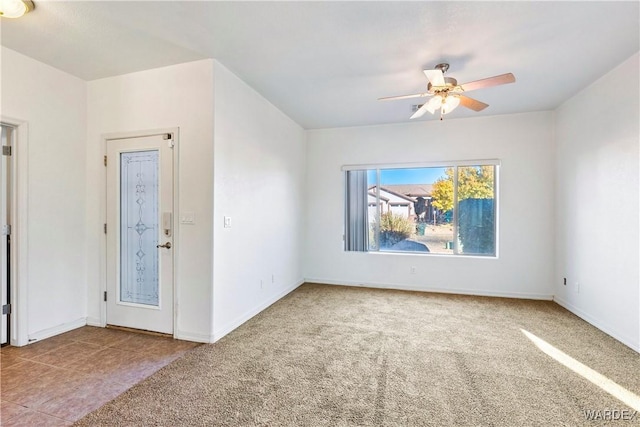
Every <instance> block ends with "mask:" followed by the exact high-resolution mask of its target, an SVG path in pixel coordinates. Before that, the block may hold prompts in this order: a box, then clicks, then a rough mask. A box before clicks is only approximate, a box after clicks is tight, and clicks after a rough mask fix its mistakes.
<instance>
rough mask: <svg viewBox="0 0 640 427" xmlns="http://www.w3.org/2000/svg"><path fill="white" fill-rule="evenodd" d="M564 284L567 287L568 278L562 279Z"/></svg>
mask: <svg viewBox="0 0 640 427" xmlns="http://www.w3.org/2000/svg"><path fill="white" fill-rule="evenodd" d="M562 284H563V285H565V286H567V278H566V277H564V278H563V279H562Z"/></svg>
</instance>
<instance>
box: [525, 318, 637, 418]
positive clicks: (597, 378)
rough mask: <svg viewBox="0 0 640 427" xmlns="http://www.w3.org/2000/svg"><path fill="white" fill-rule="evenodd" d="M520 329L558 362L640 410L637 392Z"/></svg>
mask: <svg viewBox="0 0 640 427" xmlns="http://www.w3.org/2000/svg"><path fill="white" fill-rule="evenodd" d="M520 331H521V332H522V333H523V334H524V335H525V336H526V337H527V338H529V339H530V340H531V342H533V343H534V344H535V345H536V347H538V348H539V349H540V350H542V351H543V352H544V353H545V354H547V355H548V356H549V357H551V358H553V359H554V360H556V361H557V362H559V363H561V364H562V365H564V366H566V367H567V368H569V369H571V370H572V371H573V372H575V373H576V374H578V375H580V376H581V377H583V378H585V379H587V380H589V381H590V382H591V383H593V384H595V385H597V386H598V387H600V388H601V389H602V390H604V391H606V392H607V393H609V394H610V395H611V396H613V397H615V398H616V399H618V400H620V401H621V402H623V403H624V404H626V405H629V406H630V407H631V408H633V409H635V410H636V411H640V396H638V395H637V394H635V393H633V392H631V391H629V390H627V389H626V388H624V387H622V386H621V385H620V384H617V383H615V382H613V381H611V380H610V379H609V378H607V377H605V376H604V375H602V374H601V373H599V372H597V371H594V370H593V369H591V368H590V367H588V366H586V365H584V364H583V363H580V362H578V361H577V360H576V359H574V358H573V357H571V356H569V355H568V354H566V353H565V352H563V351H562V350H559V349H557V348H556V347H554V346H553V345H551V344H549V343H548V342H546V341H545V340H543V339H542V338H539V337H537V336H535V335H534V334H532V333H531V332H529V331H526V330H524V329H520Z"/></svg>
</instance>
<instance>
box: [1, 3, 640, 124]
mask: <svg viewBox="0 0 640 427" xmlns="http://www.w3.org/2000/svg"><path fill="white" fill-rule="evenodd" d="M35 2H36V9H35V10H34V11H33V12H31V13H29V14H28V15H26V16H25V17H23V18H21V19H18V20H2V21H1V23H0V25H1V36H2V39H1V42H2V45H4V46H6V47H8V48H10V49H13V50H16V51H18V52H21V53H23V54H25V55H27V56H30V57H32V58H35V59H37V60H39V61H42V62H45V63H47V64H50V65H52V66H54V67H57V68H59V69H61V70H64V71H67V72H69V73H71V74H73V75H76V76H78V77H80V78H82V79H85V80H94V79H99V78H103V77H108V76H114V75H119V74H125V73H129V72H133V71H139V70H144V69H149V68H155V67H160V66H164V65H171V64H176V63H181V62H187V61H193V60H198V59H203V58H215V59H217V60H219V61H220V62H221V63H223V64H224V65H225V66H227V67H228V68H229V69H231V70H232V71H234V72H235V73H236V74H237V75H238V76H239V77H241V78H242V79H243V80H244V81H245V82H247V83H248V84H249V85H250V86H252V87H253V88H254V89H256V90H257V91H258V92H260V93H261V94H262V95H263V96H264V97H265V98H267V99H268V100H269V101H271V102H272V103H273V104H275V105H276V106H277V107H279V108H280V109H281V110H282V111H284V112H285V113H286V114H287V115H289V116H290V117H291V118H292V119H294V120H295V121H296V122H298V123H299V124H300V125H302V126H303V127H305V128H307V129H313V128H325V127H338V126H358V125H372V124H382V123H401V122H408V121H409V119H408V118H409V116H410V115H411V110H410V108H411V104H417V103H418V102H419V100H416V99H414V100H402V101H389V102H380V101H377V100H376V99H377V98H379V97H383V96H391V95H401V94H407V93H415V92H422V91H424V88H425V85H426V78H425V76H424V75H423V74H422V72H421V70H422V69H423V68H433V67H434V66H435V65H436V64H437V63H439V62H449V63H450V64H451V68H450V69H449V72H448V74H447V75H448V76H451V77H455V78H457V79H458V82H459V83H464V82H468V81H472V80H477V79H481V78H485V77H490V76H494V75H497V74H503V73H506V72H512V73H514V74H515V76H516V80H517V81H516V83H515V84H509V85H505V86H499V87H493V88H487V89H482V90H478V91H475V92H473V93H470V94H469V95H470V96H472V97H474V98H476V99H478V100H480V101H483V102H486V103H488V104H490V107H489V108H487V109H486V110H484V111H483V112H481V113H475V112H472V111H469V110H466V109H464V108H458V109H457V110H456V111H454V112H452V113H451V115H450V116H448V117H451V118H453V117H470V116H478V115H494V114H506V113H518V112H527V111H539V110H549V109H553V108H555V107H556V106H558V105H559V104H561V103H562V102H563V100H565V99H567V98H568V97H571V96H572V95H574V94H575V93H576V92H578V91H579V90H580V89H582V88H584V87H585V86H587V85H588V84H590V83H591V82H593V81H594V80H596V79H597V78H599V77H600V76H602V75H604V74H605V73H606V72H607V71H608V70H609V69H611V68H612V67H615V66H617V65H618V64H619V63H621V62H622V61H623V60H625V59H627V58H628V57H630V56H631V55H632V54H633V53H635V52H637V51H638V50H639V44H640V30H639V28H640V10H639V6H640V3H639V2H638V1H629V2H611V1H605V2H551V1H547V2H441V1H438V2H360V1H355V2H264V1H261V2H221V1H216V2H214V1H159V2H156V1H141V2H134V1H89V2H81V1H38V0H35ZM612 89H615V93H618V94H620V93H622V94H625V92H624V82H612ZM625 95H627V96H638V94H625ZM250 107H251V106H249V105H248V106H247V109H248V110H249V111H250ZM420 120H437V116H431V115H429V114H427V115H425V117H423V118H422V119H420Z"/></svg>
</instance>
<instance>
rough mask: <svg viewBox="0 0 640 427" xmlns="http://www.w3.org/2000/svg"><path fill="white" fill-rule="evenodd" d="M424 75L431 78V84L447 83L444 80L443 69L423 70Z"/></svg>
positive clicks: (441, 84)
mask: <svg viewBox="0 0 640 427" xmlns="http://www.w3.org/2000/svg"><path fill="white" fill-rule="evenodd" d="M422 71H423V72H424V75H425V76H427V78H428V79H429V83H431V86H444V85H445V84H446V83H445V82H444V74H442V70H422Z"/></svg>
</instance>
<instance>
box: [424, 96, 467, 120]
mask: <svg viewBox="0 0 640 427" xmlns="http://www.w3.org/2000/svg"><path fill="white" fill-rule="evenodd" d="M458 105H460V98H459V97H457V96H455V95H447V94H446V93H439V94H437V95H435V96H434V97H433V98H431V99H430V100H429V101H428V102H427V106H426V110H427V111H428V112H430V113H431V114H434V113H435V112H436V110H437V109H440V120H442V116H443V115H444V114H449V113H450V112H452V111H453V110H455V109H456V107H457V106H458Z"/></svg>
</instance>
